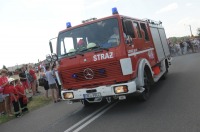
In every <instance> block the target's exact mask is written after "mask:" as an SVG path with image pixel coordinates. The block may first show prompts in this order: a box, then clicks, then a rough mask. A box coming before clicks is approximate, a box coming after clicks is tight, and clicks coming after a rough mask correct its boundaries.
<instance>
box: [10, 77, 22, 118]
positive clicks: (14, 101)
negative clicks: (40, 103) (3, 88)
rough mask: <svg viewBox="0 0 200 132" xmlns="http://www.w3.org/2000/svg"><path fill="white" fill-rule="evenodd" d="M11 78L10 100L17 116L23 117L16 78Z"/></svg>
mask: <svg viewBox="0 0 200 132" xmlns="http://www.w3.org/2000/svg"><path fill="white" fill-rule="evenodd" d="M9 80H10V86H9V87H10V100H11V102H12V104H13V107H14V112H15V117H17V118H18V117H21V112H20V108H19V101H18V100H19V95H18V90H17V89H16V88H15V86H14V85H15V79H13V78H9Z"/></svg>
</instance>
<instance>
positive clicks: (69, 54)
mask: <svg viewBox="0 0 200 132" xmlns="http://www.w3.org/2000/svg"><path fill="white" fill-rule="evenodd" d="M66 55H67V56H72V55H75V52H69V53H65V54H63V55H62V56H66Z"/></svg>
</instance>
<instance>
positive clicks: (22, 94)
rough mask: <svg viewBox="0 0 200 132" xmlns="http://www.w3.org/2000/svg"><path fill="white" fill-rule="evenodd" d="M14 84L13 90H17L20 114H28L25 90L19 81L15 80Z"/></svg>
mask: <svg viewBox="0 0 200 132" xmlns="http://www.w3.org/2000/svg"><path fill="white" fill-rule="evenodd" d="M15 84H16V85H15V88H16V89H17V91H18V95H19V104H20V107H21V110H22V113H24V112H28V108H27V103H28V102H27V101H28V99H27V97H26V94H25V88H24V86H23V84H22V83H21V82H20V80H18V79H17V80H15Z"/></svg>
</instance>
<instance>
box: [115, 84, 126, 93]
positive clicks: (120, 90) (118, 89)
mask: <svg viewBox="0 0 200 132" xmlns="http://www.w3.org/2000/svg"><path fill="white" fill-rule="evenodd" d="M114 91H115V93H116V94H120V93H127V92H128V87H127V86H126V85H123V86H116V87H114Z"/></svg>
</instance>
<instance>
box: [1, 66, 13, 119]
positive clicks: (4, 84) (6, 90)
mask: <svg viewBox="0 0 200 132" xmlns="http://www.w3.org/2000/svg"><path fill="white" fill-rule="evenodd" d="M7 73H8V71H7V70H5V69H2V70H1V71H0V74H1V77H0V87H1V88H3V96H4V100H5V111H6V113H7V114H8V116H13V115H12V113H11V105H10V88H9V82H8V77H7Z"/></svg>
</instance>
